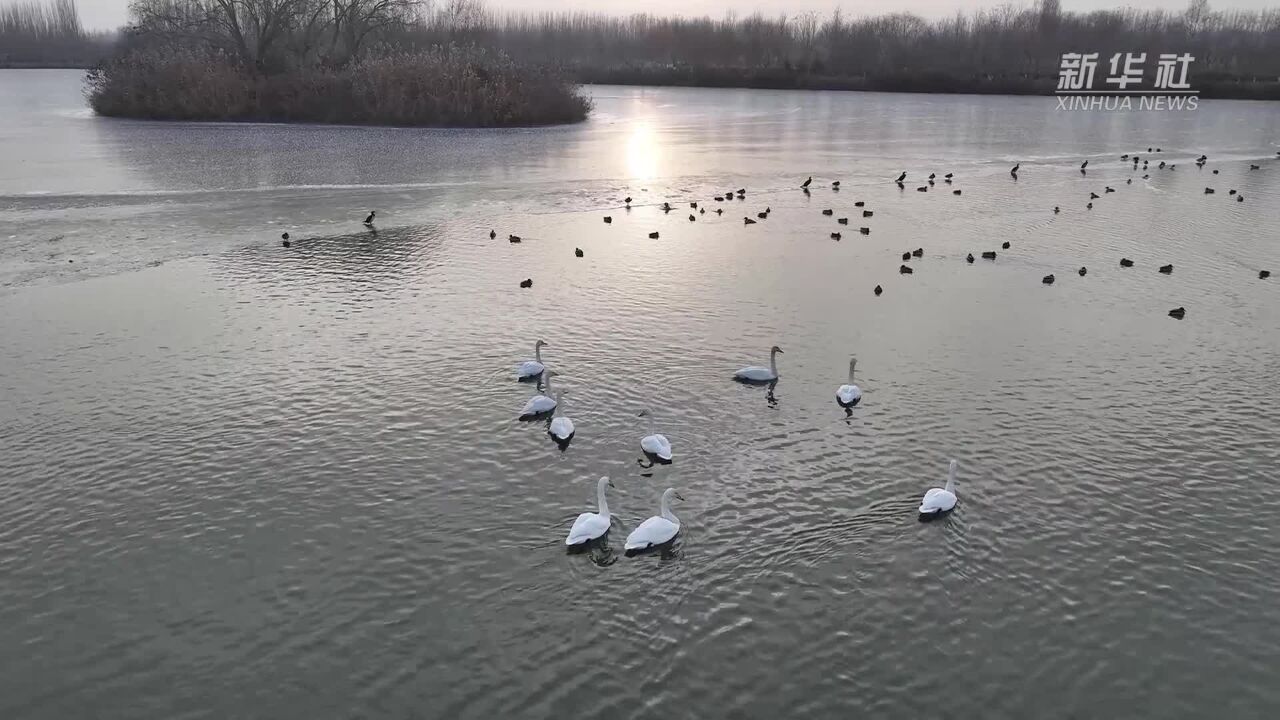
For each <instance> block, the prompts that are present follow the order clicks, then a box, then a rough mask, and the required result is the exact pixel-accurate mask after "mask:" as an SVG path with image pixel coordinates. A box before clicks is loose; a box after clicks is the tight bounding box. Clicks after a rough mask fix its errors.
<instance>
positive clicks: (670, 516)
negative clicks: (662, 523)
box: [659, 493, 680, 525]
mask: <svg viewBox="0 0 1280 720" xmlns="http://www.w3.org/2000/svg"><path fill="white" fill-rule="evenodd" d="M659 514H661V515H662V517H663V518H665V519H666V520H667V521H669V522H671V523H674V524H676V525H679V524H680V518H678V517H676V516H675V513H673V512H671V506H670V505H668V504H667V494H666V493H663V494H662V508H661V510H660V511H659Z"/></svg>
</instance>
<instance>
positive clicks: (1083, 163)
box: [1080, 160, 1089, 170]
mask: <svg viewBox="0 0 1280 720" xmlns="http://www.w3.org/2000/svg"><path fill="white" fill-rule="evenodd" d="M1087 167H1089V161H1088V160H1085V161H1084V162H1082V163H1080V169H1081V170H1083V169H1085V168H1087Z"/></svg>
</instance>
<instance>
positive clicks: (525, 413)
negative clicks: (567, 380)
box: [520, 370, 556, 420]
mask: <svg viewBox="0 0 1280 720" xmlns="http://www.w3.org/2000/svg"><path fill="white" fill-rule="evenodd" d="M555 374H556V371H555V370H544V371H543V372H542V378H543V381H544V382H545V383H546V385H545V386H544V387H543V390H542V394H541V395H534V396H533V397H531V398H529V402H527V403H525V404H524V408H523V409H522V410H520V418H521V419H522V420H523V419H528V418H533V417H537V416H539V415H546V414H547V413H549V412H551V411H552V410H555V409H556V401H555V400H553V399H552V398H551V378H552V377H553V376H555Z"/></svg>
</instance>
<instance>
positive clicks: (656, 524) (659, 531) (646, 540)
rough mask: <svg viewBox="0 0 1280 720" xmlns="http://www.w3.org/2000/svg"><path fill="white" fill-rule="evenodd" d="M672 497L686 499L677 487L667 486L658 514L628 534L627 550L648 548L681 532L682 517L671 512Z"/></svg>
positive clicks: (669, 540) (665, 541) (673, 537)
mask: <svg viewBox="0 0 1280 720" xmlns="http://www.w3.org/2000/svg"><path fill="white" fill-rule="evenodd" d="M671 498H675V499H677V500H684V498H683V497H682V496H681V495H680V493H678V492H676V489H675V488H667V489H666V492H664V493H662V502H661V505H660V507H659V510H658V514H657V515H654V516H653V517H651V518H649V519H648V520H645V521H644V522H642V523H640V525H639V527H637V528H636V529H635V530H632V531H631V534H630V535H628V536H627V542H626V544H625V545H624V548H625V549H626V550H629V551H636V550H648V549H649V548H652V547H657V546H659V545H664V544H666V543H669V542H671V541H672V540H673V539H675V536H676V535H677V534H679V532H680V518H678V517H676V516H675V513H673V512H671Z"/></svg>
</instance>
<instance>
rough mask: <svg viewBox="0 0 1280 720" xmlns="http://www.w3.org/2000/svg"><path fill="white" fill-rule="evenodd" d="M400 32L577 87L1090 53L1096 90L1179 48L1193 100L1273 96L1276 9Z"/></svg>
mask: <svg viewBox="0 0 1280 720" xmlns="http://www.w3.org/2000/svg"><path fill="white" fill-rule="evenodd" d="M407 30H408V32H409V34H410V36H411V38H410V39H411V41H413V42H417V43H424V44H430V43H433V42H439V41H441V40H442V39H444V38H448V39H450V40H452V41H455V42H468V43H476V44H480V45H484V46H488V47H496V48H501V49H502V50H503V51H504V52H506V53H508V54H509V55H511V56H512V57H514V58H516V59H520V60H528V61H532V62H557V63H560V64H562V65H563V66H565V67H567V68H569V69H570V70H571V71H572V72H573V73H574V75H575V76H576V77H577V78H578V79H580V80H582V81H584V82H601V83H621V84H644V85H692V86H728V87H764V88H824V89H849V90H884V91H906V92H989V93H1017V94H1029V93H1052V92H1053V91H1054V89H1055V88H1056V86H1057V82H1058V70H1059V67H1060V63H1061V56H1062V54H1063V53H1070V52H1077V53H1091V52H1097V53H1100V60H1099V63H1098V68H1097V77H1096V80H1095V87H1097V88H1098V89H1103V88H1105V87H1107V85H1106V84H1105V82H1104V78H1105V77H1106V75H1107V71H1108V69H1109V66H1108V65H1109V63H1108V61H1109V59H1110V57H1111V56H1112V54H1114V53H1129V52H1133V53H1142V52H1145V53H1146V55H1147V60H1146V63H1145V65H1144V70H1145V72H1146V83H1145V85H1144V87H1145V88H1150V87H1151V83H1152V80H1153V79H1154V74H1155V67H1156V58H1157V56H1158V55H1159V54H1161V53H1179V54H1182V53H1189V54H1191V55H1193V56H1194V57H1195V61H1194V62H1193V63H1192V64H1191V66H1190V71H1191V72H1190V79H1191V82H1192V85H1193V87H1194V88H1195V89H1197V90H1199V91H1200V92H1201V95H1202V96H1204V97H1257V98H1270V99H1280V8H1277V9H1273V10H1266V11H1226V12H1220V11H1213V10H1212V9H1211V8H1210V7H1209V3H1208V2H1207V0H1194V1H1193V2H1192V3H1191V4H1190V5H1189V6H1188V7H1187V8H1186V9H1185V10H1183V11H1181V12H1169V11H1164V10H1150V11H1141V10H1133V9H1118V10H1100V11H1095V12H1089V13H1076V12H1064V11H1063V10H1062V8H1061V5H1060V2H1059V0H1042V1H1041V2H1040V3H1039V4H1037V5H1035V6H1031V7H1021V8H1020V7H1015V6H1012V5H1005V6H1002V7H998V8H995V9H990V10H979V11H977V12H974V13H971V14H964V13H958V14H956V15H955V16H953V17H950V18H946V19H942V20H933V21H931V20H925V19H922V18H920V17H917V16H914V15H910V14H905V13H895V14H888V15H881V16H876V17H863V18H847V17H845V16H844V15H842V14H841V13H840V12H839V11H837V12H835V13H834V14H832V15H829V16H826V17H820V16H819V15H817V14H815V13H803V14H799V15H793V16H789V17H778V18H769V17H764V16H761V15H752V16H749V17H742V18H738V17H734V16H733V15H729V16H727V17H725V18H724V19H720V20H715V19H711V18H659V17H653V16H650V15H633V16H630V17H624V18H619V17H609V16H604V15H598V14H582V13H569V14H565V13H559V14H555V13H552V14H527V13H505V14H504V13H497V12H493V11H490V10H486V9H485V8H484V7H483V6H481V5H480V4H479V3H477V2H475V1H474V0H453V1H452V2H449V3H447V4H446V5H445V6H444V7H442V8H440V9H439V10H437V11H436V12H435V13H434V14H431V15H429V16H427V17H426V18H425V19H424V21H423V22H420V23H418V24H416V25H415V26H413V27H412V28H407Z"/></svg>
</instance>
